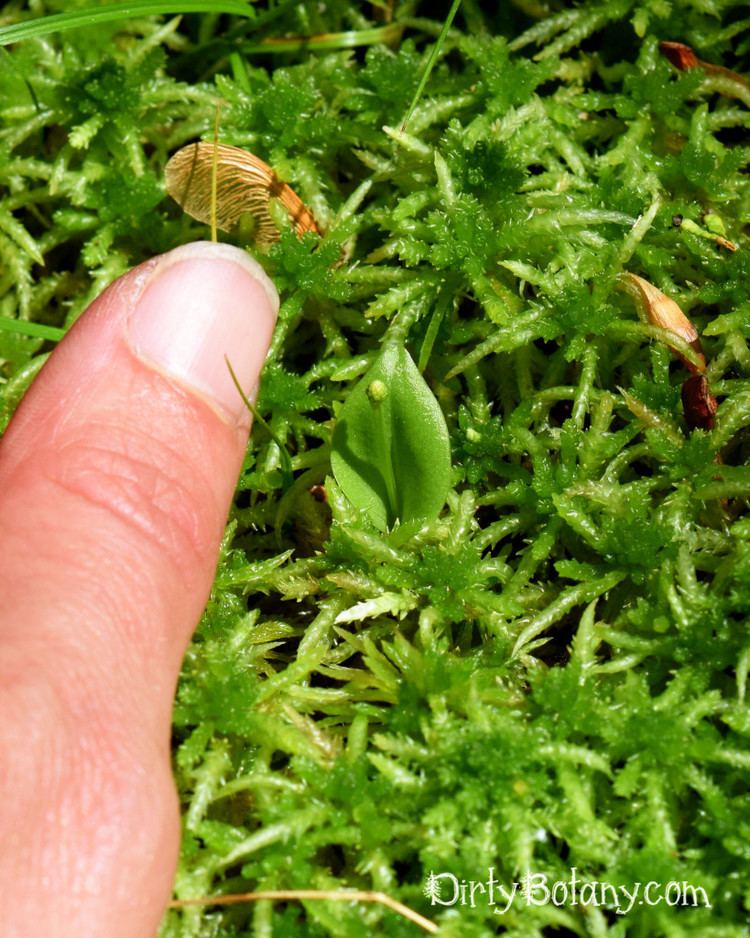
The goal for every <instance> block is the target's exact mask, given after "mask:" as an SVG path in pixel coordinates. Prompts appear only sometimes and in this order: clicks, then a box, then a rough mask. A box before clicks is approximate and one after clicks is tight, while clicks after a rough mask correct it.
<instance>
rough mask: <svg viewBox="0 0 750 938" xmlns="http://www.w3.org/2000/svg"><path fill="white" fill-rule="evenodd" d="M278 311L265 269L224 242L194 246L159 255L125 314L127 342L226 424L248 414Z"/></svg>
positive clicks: (143, 357) (277, 303)
mask: <svg viewBox="0 0 750 938" xmlns="http://www.w3.org/2000/svg"><path fill="white" fill-rule="evenodd" d="M278 310H279V296H278V294H277V292H276V288H275V287H274V285H273V284H272V283H271V281H270V280H269V278H268V276H267V275H266V273H265V272H264V270H263V268H262V267H261V266H260V264H258V262H257V261H255V260H253V259H252V258H251V257H250V256H249V255H248V254H246V253H245V252H244V251H242V250H240V249H239V248H236V247H233V246H232V245H230V244H216V243H214V242H211V241H196V242H193V243H191V244H185V245H183V246H182V247H179V248H175V250H173V251H170V252H169V253H168V254H165V255H163V257H162V258H161V259H160V261H159V263H158V264H157V265H156V267H155V268H154V269H153V271H152V273H151V275H150V276H149V278H148V280H147V281H146V283H145V285H144V287H143V290H142V291H141V294H140V296H139V298H138V299H137V301H136V303H135V305H134V307H133V310H132V312H131V314H130V317H129V320H128V324H127V327H126V331H127V339H128V342H129V344H130V346H131V348H132V349H133V351H134V353H135V354H136V355H137V356H138V358H140V359H141V360H142V361H143V362H145V363H146V364H147V365H149V366H150V367H152V368H155V369H157V370H158V371H160V372H162V373H163V374H165V375H167V376H169V377H170V378H173V379H174V380H176V381H178V382H179V383H180V384H182V385H183V386H185V387H186V388H188V389H189V390H190V391H192V392H193V393H195V394H197V395H199V396H200V397H202V398H203V399H204V400H205V401H206V402H207V403H208V404H210V405H211V406H212V407H213V408H214V409H215V410H217V411H218V412H219V413H220V415H221V416H222V417H223V418H224V419H225V420H227V421H228V422H231V423H241V424H244V423H248V422H249V419H250V416H249V414H248V413H247V408H246V407H245V404H244V403H243V401H242V398H241V396H240V394H239V392H238V390H237V388H236V387H235V384H234V382H233V380H232V376H231V374H230V371H229V367H228V365H227V360H228V361H229V363H230V364H231V366H232V369H233V370H234V373H235V375H236V376H237V379H238V382H239V384H240V386H241V387H242V389H243V390H244V392H245V394H247V395H248V396H250V395H251V394H252V393H253V392H254V390H255V387H256V385H257V383H258V378H259V376H260V372H261V369H262V368H263V363H264V361H265V358H266V354H267V353H268V347H269V345H270V343H271V335H272V333H273V327H274V325H275V323H276V315H277V313H278Z"/></svg>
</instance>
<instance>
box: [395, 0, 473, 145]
mask: <svg viewBox="0 0 750 938" xmlns="http://www.w3.org/2000/svg"><path fill="white" fill-rule="evenodd" d="M460 6H461V0H453V3H452V4H451V8H450V10H449V11H448V15H447V16H446V18H445V22H444V23H443V28H442V29H441V30H440V35H439V36H438V38H437V42H436V43H435V45H434V46H433V47H432V52H431V53H430V58H429V60H428V62H427V65H426V67H425V70H424V72H423V73H422V77H421V78H420V79H419V84H418V85H417V90H416V91H415V92H414V97H413V98H412V99H411V104H410V105H409V110H408V111H407V112H406V115H405V116H404V119H403V120H402V121H401V130H406V125H407V124H408V123H409V121H410V119H411V116H412V114H413V113H414V108H415V107H416V106H417V103H418V102H419V99H420V98H421V97H422V92H423V91H424V89H425V86H426V85H427V82H428V80H429V77H430V75H431V73H432V70H433V68H434V67H435V62H437V57H438V56H439V55H440V50H441V49H442V48H443V44H444V43H445V40H446V37H447V35H448V30H449V29H450V28H451V24H452V23H453V19H454V17H455V15H456V13H458V8H459V7H460Z"/></svg>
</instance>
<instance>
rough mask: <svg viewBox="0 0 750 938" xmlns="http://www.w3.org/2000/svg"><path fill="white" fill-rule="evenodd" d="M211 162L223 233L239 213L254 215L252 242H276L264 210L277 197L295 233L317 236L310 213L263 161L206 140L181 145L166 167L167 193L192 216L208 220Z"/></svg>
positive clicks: (317, 230)
mask: <svg viewBox="0 0 750 938" xmlns="http://www.w3.org/2000/svg"><path fill="white" fill-rule="evenodd" d="M214 166H215V168H216V225H217V227H218V228H221V230H222V231H232V230H233V229H234V228H236V227H237V225H238V224H239V223H240V221H241V219H242V218H243V216H247V215H252V217H253V218H254V219H255V222H256V224H257V229H256V232H255V239H256V241H258V242H259V243H260V244H270V243H271V242H273V241H277V240H278V237H279V234H278V231H277V229H276V226H275V225H274V223H273V220H272V218H271V215H270V214H269V211H268V203H269V201H270V200H271V199H272V198H276V199H278V200H279V201H280V202H281V204H282V205H283V206H284V208H285V209H286V211H287V213H288V214H289V218H290V219H291V221H292V224H293V225H294V227H295V229H296V231H297V234H298V235H300V236H301V235H303V234H304V233H305V232H307V231H313V232H315V233H316V234H321V231H320V228H319V227H318V225H317V223H316V221H315V218H314V217H313V215H312V212H311V211H310V210H309V209H308V208H307V206H306V205H305V204H304V202H303V201H302V200H301V199H300V197H299V196H298V195H297V193H296V192H295V191H294V190H293V189H292V188H291V187H290V186H288V185H287V184H286V183H285V182H281V180H280V179H279V178H278V176H277V175H276V173H275V172H274V171H273V170H272V169H271V167H270V166H269V165H268V164H267V163H264V162H263V160H261V159H259V158H258V157H257V156H254V155H253V154H252V153H249V152H248V151H247V150H242V149H240V148H239V147H231V146H227V145H226V144H218V143H217V144H214V143H210V142H209V141H200V142H199V143H191V144H188V145H187V146H186V147H182V149H180V150H178V151H177V152H176V153H175V154H174V155H173V156H172V158H171V159H170V160H169V162H168V163H167V165H166V167H165V170H164V175H165V180H166V187H167V192H168V193H169V194H170V195H171V196H172V198H173V199H174V200H175V202H177V204H178V205H180V206H181V207H182V209H183V210H184V211H186V212H187V213H188V215H190V216H191V217H192V218H195V219H197V220H198V221H201V222H203V223H204V224H207V225H208V224H211V202H212V197H211V193H212V182H213V174H214Z"/></svg>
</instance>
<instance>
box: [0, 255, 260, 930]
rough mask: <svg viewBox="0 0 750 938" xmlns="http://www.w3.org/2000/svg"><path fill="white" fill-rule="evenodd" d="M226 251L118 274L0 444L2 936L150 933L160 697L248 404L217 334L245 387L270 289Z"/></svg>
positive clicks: (168, 855) (166, 756)
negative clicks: (230, 372) (228, 372)
mask: <svg viewBox="0 0 750 938" xmlns="http://www.w3.org/2000/svg"><path fill="white" fill-rule="evenodd" d="M235 250H236V249H223V248H221V247H220V248H216V247H215V246H213V247H212V246H210V245H209V246H206V245H205V244H204V245H202V246H201V245H198V246H191V247H189V248H187V249H180V251H181V252H182V253H179V254H178V255H176V257H175V258H172V259H171V260H169V257H170V256H168V260H167V261H166V262H163V263H162V264H161V266H159V271H160V272H161V271H163V270H168V271H169V273H168V275H166V276H165V275H163V273H160V274H159V276H157V275H156V274H155V273H154V271H155V270H156V268H157V266H158V264H157V260H158V259H157V260H154V261H150V262H147V264H146V265H142V266H141V268H137V269H136V270H135V271H131V272H130V273H129V274H126V275H125V276H124V277H123V278H121V280H120V281H118V282H117V284H115V285H114V286H113V287H111V288H110V289H109V290H108V291H106V292H105V293H104V294H103V295H102V296H101V297H100V298H99V299H98V300H96V301H95V302H94V303H93V304H92V306H91V307H90V308H89V310H88V311H87V312H86V313H85V314H84V316H83V317H82V318H81V319H80V320H79V322H78V323H77V324H76V326H75V327H74V329H73V330H72V332H71V333H70V335H69V336H68V337H67V338H66V339H65V340H64V341H63V342H62V343H61V344H60V346H59V347H58V348H57V350H56V351H55V352H54V353H53V355H52V356H51V358H50V360H49V362H48V363H47V365H46V366H45V367H44V369H43V370H42V372H41V373H40V375H39V377H38V378H37V380H36V381H35V383H34V385H33V386H32V387H31V389H30V390H29V391H28V393H27V395H26V397H25V398H24V401H23V402H22V404H21V406H20V408H19V410H18V412H17V414H16V416H15V418H14V419H13V421H12V423H11V425H10V427H9V428H8V430H7V432H6V434H5V436H4V438H3V439H2V441H0V545H1V556H2V561H1V562H0V909H2V920H1V921H0V934H1V935H2V936H3V938H22V936H23V938H26V936H29V935H44V936H45V938H68V936H70V938H80V936H84V935H87V936H99V935H101V936H104V935H106V936H107V938H151V936H153V935H154V934H155V932H156V930H157V928H158V924H159V921H160V920H161V917H162V915H163V912H164V908H165V904H166V902H167V901H168V899H169V896H170V893H171V887H172V879H173V875H174V870H175V864H176V857H177V851H178V847H179V816H178V805H177V799H176V794H175V788H174V784H173V781H172V776H171V769H170V716H171V706H172V699H173V695H174V690H175V685H176V681H177V676H178V673H179V668H180V662H181V660H182V656H183V653H184V650H185V647H186V645H187V643H188V641H189V639H190V636H191V634H192V632H193V630H194V628H195V626H196V624H197V623H198V620H199V618H200V615H201V612H202V610H203V608H204V605H205V603H206V599H207V597H208V594H209V591H210V588H211V582H212V578H213V575H214V571H215V566H216V560H217V552H218V547H219V542H220V539H221V536H222V533H223V531H224V526H225V523H226V519H227V514H228V511H229V507H230V503H231V499H232V494H233V491H234V488H235V485H236V481H237V476H238V473H239V470H240V466H241V463H242V458H243V455H244V452H245V447H246V445H247V437H248V430H249V423H250V421H249V417H248V415H247V412H246V410H245V409H244V406H243V405H242V403H241V399H240V397H239V394H238V393H237V392H236V389H234V388H233V386H232V384H231V380H230V379H229V378H228V376H227V375H226V362H225V361H224V360H223V354H222V350H224V353H225V354H229V356H230V359H231V360H232V365H233V367H234V369H235V371H236V372H237V374H238V377H239V378H240V381H241V383H242V384H243V386H244V388H245V390H246V392H248V393H252V391H253V389H254V388H255V386H256V385H257V381H258V374H259V372H260V368H261V366H262V363H263V359H264V357H265V355H266V351H267V349H268V344H269V342H270V338H271V334H272V330H273V325H274V321H275V315H276V308H277V307H276V305H275V304H276V303H277V300H276V298H275V291H273V287H271V286H270V284H269V283H268V282H267V280H266V281H264V280H263V278H262V275H258V276H256V275H255V274H254V273H253V270H251V269H250V268H248V267H247V266H243V263H244V262H242V259H241V257H240V256H239V252H236V253H233V252H234V251H235ZM178 261H179V263H178ZM170 265H171V269H170ZM149 277H151V280H150V281H149ZM259 278H260V279H259ZM144 284H145V286H144ZM162 320H163V329H162V331H161V333H160V332H159V328H160V326H159V323H160V322H161V321H162ZM222 329H223V330H224V333H222ZM217 335H218V336H219V337H218V338H217ZM233 355H234V356H236V357H237V360H235V358H233V357H232V356H233Z"/></svg>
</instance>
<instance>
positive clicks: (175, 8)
mask: <svg viewBox="0 0 750 938" xmlns="http://www.w3.org/2000/svg"><path fill="white" fill-rule="evenodd" d="M174 13H228V14H230V15H232V16H245V17H250V18H252V17H254V16H255V9H254V8H253V7H251V6H249V5H248V4H247V3H243V2H242V0H176V2H174V3H170V2H169V0H132V2H130V3H113V4H111V5H110V6H106V7H91V8H89V9H87V10H71V11H70V12H69V13H53V14H52V15H51V16H43V17H39V18H37V19H33V20H26V21H25V22H23V23H14V24H13V25H12V26H4V27H2V28H0V46H7V45H9V44H10V43H11V42H20V41H21V40H22V39H32V38H33V37H35V36H48V35H49V34H50V33H59V32H63V31H64V30H67V29H80V28H81V27H84V26H95V25H97V24H99V23H111V22H115V21H117V20H127V19H133V18H134V17H137V16H161V15H162V14H174Z"/></svg>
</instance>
